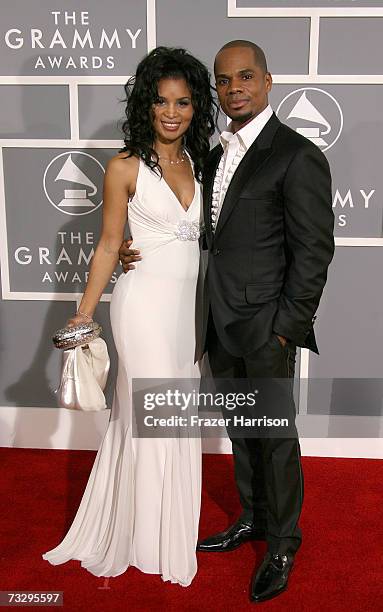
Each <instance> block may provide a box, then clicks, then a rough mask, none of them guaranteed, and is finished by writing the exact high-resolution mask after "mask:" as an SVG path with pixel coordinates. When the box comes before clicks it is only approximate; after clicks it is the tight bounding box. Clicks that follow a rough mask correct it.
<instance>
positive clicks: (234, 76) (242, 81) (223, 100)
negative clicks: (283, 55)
mask: <svg viewBox="0 0 383 612" xmlns="http://www.w3.org/2000/svg"><path fill="white" fill-rule="evenodd" d="M214 72H215V80H216V88H217V93H218V97H219V102H220V104H221V108H222V110H223V112H224V113H225V114H226V115H228V117H230V119H232V121H233V124H235V125H234V127H235V128H236V129H239V128H240V127H241V125H243V124H245V123H247V122H248V121H251V119H253V118H254V117H255V116H256V115H259V113H261V112H262V111H263V110H264V109H265V108H266V106H267V105H268V93H269V91H270V90H271V86H272V78H271V74H270V73H269V72H266V73H263V71H262V69H261V68H260V67H259V66H258V65H257V64H256V60H255V55H254V51H253V49H251V48H250V47H231V48H228V49H223V50H222V51H220V52H219V53H218V55H217V57H216V59H215V65H214Z"/></svg>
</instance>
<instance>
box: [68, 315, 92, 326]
mask: <svg viewBox="0 0 383 612" xmlns="http://www.w3.org/2000/svg"><path fill="white" fill-rule="evenodd" d="M89 321H93V319H92V318H91V317H87V316H85V315H83V314H76V315H74V317H71V318H70V319H68V321H67V327H74V326H75V325H81V324H82V323H89Z"/></svg>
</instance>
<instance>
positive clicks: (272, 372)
mask: <svg viewBox="0 0 383 612" xmlns="http://www.w3.org/2000/svg"><path fill="white" fill-rule="evenodd" d="M206 348H207V352H208V357H209V364H210V368H211V372H212V375H213V377H214V378H215V379H219V378H225V379H232V378H242V379H244V378H285V377H288V378H293V377H294V368H295V354H296V347H295V345H294V344H292V343H291V342H288V343H287V345H286V346H285V347H284V346H282V344H281V342H280V341H279V339H278V337H277V336H276V335H275V334H274V335H273V336H272V337H271V338H270V340H269V341H268V342H267V343H266V344H264V345H263V346H262V347H260V348H259V349H257V350H256V351H254V352H253V353H250V354H249V355H246V356H244V357H234V356H233V355H231V354H230V353H228V352H227V350H226V349H225V348H224V347H223V345H222V343H221V342H220V340H219V338H218V335H217V332H216V329H215V326H214V322H213V318H212V315H211V312H210V314H209V319H208V329H207V343H206ZM293 410H294V416H293V419H294V417H295V407H293ZM294 427H295V425H294ZM228 434H229V436H230V431H228ZM231 442H232V447H233V455H234V469H235V480H236V484H237V487H238V491H239V497H240V502H241V505H242V515H241V517H242V519H243V520H245V521H247V522H254V523H255V524H256V525H257V527H260V528H262V527H264V528H265V531H266V539H267V543H268V549H269V551H270V552H272V553H275V552H278V553H280V554H294V553H295V552H296V551H297V549H298V548H299V546H300V544H301V539H302V538H301V531H300V528H299V526H298V519H299V516H300V513H301V508H302V503H303V473H302V467H301V454H300V446H299V439H298V436H296V437H295V438H265V437H264V438H262V437H258V438H238V437H231Z"/></svg>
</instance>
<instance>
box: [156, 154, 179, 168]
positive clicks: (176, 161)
mask: <svg viewBox="0 0 383 612" xmlns="http://www.w3.org/2000/svg"><path fill="white" fill-rule="evenodd" d="M158 159H162V161H166V162H169V164H171V165H173V164H175V165H177V166H178V164H182V162H184V161H185V150H183V151H182V157H181V159H176V160H172V159H168V158H167V157H162V155H158Z"/></svg>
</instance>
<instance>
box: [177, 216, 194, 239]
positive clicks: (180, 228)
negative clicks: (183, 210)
mask: <svg viewBox="0 0 383 612" xmlns="http://www.w3.org/2000/svg"><path fill="white" fill-rule="evenodd" d="M174 234H175V235H176V236H177V238H178V240H198V238H199V237H200V229H199V222H198V221H186V220H184V221H179V222H178V224H177V229H176V230H175V232H174Z"/></svg>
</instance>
